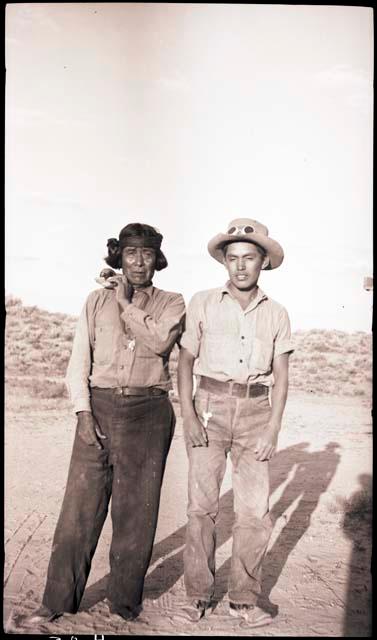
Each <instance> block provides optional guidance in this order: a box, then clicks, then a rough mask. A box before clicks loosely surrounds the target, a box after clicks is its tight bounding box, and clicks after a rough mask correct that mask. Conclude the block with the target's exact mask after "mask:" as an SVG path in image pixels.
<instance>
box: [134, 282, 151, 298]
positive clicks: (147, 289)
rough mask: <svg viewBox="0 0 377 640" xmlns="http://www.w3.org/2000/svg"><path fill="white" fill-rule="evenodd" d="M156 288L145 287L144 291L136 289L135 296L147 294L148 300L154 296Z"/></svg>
mask: <svg viewBox="0 0 377 640" xmlns="http://www.w3.org/2000/svg"><path fill="white" fill-rule="evenodd" d="M153 289H154V286H153V284H151V285H149V287H144V288H142V289H134V295H138V294H140V293H145V294H146V295H147V296H148V298H150V297H151V296H152V293H153Z"/></svg>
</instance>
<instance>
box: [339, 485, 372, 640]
mask: <svg viewBox="0 0 377 640" xmlns="http://www.w3.org/2000/svg"><path fill="white" fill-rule="evenodd" d="M358 481H359V488H358V490H357V491H355V492H354V493H353V494H352V496H351V498H349V499H348V500H347V503H346V506H345V513H344V517H343V522H342V526H343V532H344V534H345V535H346V536H347V538H349V539H350V540H351V541H352V550H351V557H350V561H349V573H348V583H347V597H346V607H345V610H344V618H343V637H344V638H355V637H360V633H362V635H363V636H365V637H370V636H371V635H372V627H371V622H372V620H371V618H372V600H371V591H372V588H371V587H372V584H371V583H372V575H371V573H372V548H371V547H372V476H371V475H370V474H368V473H363V474H361V475H359V476H358Z"/></svg>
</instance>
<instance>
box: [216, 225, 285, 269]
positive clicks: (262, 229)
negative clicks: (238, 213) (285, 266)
mask: <svg viewBox="0 0 377 640" xmlns="http://www.w3.org/2000/svg"><path fill="white" fill-rule="evenodd" d="M231 242H252V243H253V244H257V245H258V246H260V247H262V249H264V250H265V252H266V254H267V255H268V257H269V263H268V265H267V266H266V267H265V269H276V268H277V267H279V266H280V265H281V263H282V262H283V259H284V251H283V248H282V247H281V246H280V244H279V243H278V242H276V240H273V239H272V238H270V237H269V235H268V229H267V227H266V226H265V225H264V224H261V223H260V222H258V221H257V220H251V219H250V218H236V219H235V220H232V221H231V222H230V223H229V225H228V230H227V232H226V233H218V234H217V236H215V237H214V238H212V240H210V241H209V243H208V251H209V253H210V255H211V256H212V258H215V260H217V261H218V262H221V263H223V261H224V252H223V250H224V247H225V245H226V244H229V243H231Z"/></svg>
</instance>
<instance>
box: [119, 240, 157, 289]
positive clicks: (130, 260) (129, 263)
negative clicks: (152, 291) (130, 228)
mask: <svg viewBox="0 0 377 640" xmlns="http://www.w3.org/2000/svg"><path fill="white" fill-rule="evenodd" d="M155 268H156V251H155V250H154V249H151V248H150V247H124V249H123V251H122V270H123V273H124V275H125V276H126V278H127V280H128V282H130V283H131V284H132V285H133V286H134V287H135V288H136V289H137V288H142V287H147V286H148V285H149V284H150V283H151V280H152V278H153V275H154V272H155Z"/></svg>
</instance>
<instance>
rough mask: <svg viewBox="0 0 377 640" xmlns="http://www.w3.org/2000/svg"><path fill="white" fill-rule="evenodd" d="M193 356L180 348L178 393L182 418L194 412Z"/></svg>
mask: <svg viewBox="0 0 377 640" xmlns="http://www.w3.org/2000/svg"><path fill="white" fill-rule="evenodd" d="M194 360H195V359H194V357H193V356H191V354H189V352H188V351H187V350H186V349H184V348H182V349H181V351H180V354H179V360H178V393H179V400H180V404H181V413H182V416H183V418H185V417H186V416H191V415H193V414H195V409H194V404H193V398H192V394H193V367H194Z"/></svg>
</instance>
